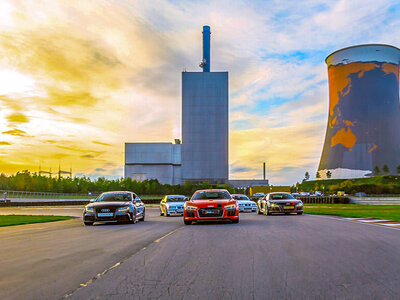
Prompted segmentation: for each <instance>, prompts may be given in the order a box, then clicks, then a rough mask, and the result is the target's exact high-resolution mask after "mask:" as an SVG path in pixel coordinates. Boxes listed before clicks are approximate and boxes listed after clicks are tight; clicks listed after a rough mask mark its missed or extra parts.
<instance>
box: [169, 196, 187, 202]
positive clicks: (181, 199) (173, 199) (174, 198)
mask: <svg viewBox="0 0 400 300" xmlns="http://www.w3.org/2000/svg"><path fill="white" fill-rule="evenodd" d="M167 202H185V196H169V197H167Z"/></svg>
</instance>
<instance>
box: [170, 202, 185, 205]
mask: <svg viewBox="0 0 400 300" xmlns="http://www.w3.org/2000/svg"><path fill="white" fill-rule="evenodd" d="M165 204H167V205H183V204H185V201H182V202H167V203H165Z"/></svg>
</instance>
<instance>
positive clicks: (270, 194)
mask: <svg viewBox="0 0 400 300" xmlns="http://www.w3.org/2000/svg"><path fill="white" fill-rule="evenodd" d="M274 194H290V193H288V192H273V193H269V194H268V195H274Z"/></svg>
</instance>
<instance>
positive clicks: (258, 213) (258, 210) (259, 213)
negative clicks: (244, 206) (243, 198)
mask: <svg viewBox="0 0 400 300" xmlns="http://www.w3.org/2000/svg"><path fill="white" fill-rule="evenodd" d="M262 214H263V213H262V212H261V211H260V209H259V208H258V207H257V215H262Z"/></svg>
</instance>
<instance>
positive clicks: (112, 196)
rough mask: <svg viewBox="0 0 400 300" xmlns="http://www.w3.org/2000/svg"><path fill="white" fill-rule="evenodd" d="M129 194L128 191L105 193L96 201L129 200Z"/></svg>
mask: <svg viewBox="0 0 400 300" xmlns="http://www.w3.org/2000/svg"><path fill="white" fill-rule="evenodd" d="M131 200H132V199H131V195H130V194H128V193H107V194H101V195H100V196H99V197H98V198H97V199H96V202H110V201H120V202H121V201H131Z"/></svg>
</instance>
